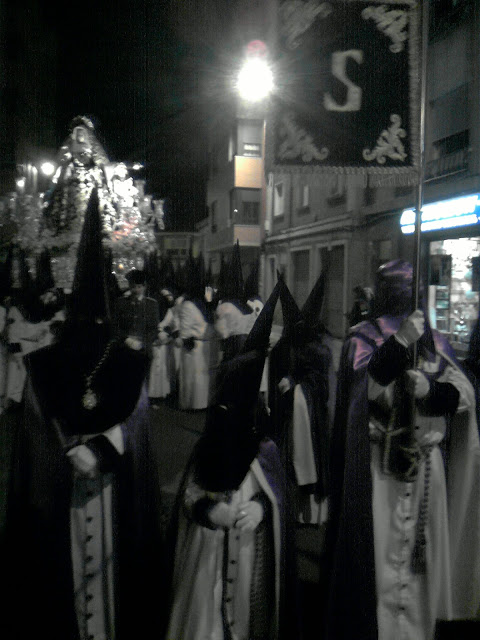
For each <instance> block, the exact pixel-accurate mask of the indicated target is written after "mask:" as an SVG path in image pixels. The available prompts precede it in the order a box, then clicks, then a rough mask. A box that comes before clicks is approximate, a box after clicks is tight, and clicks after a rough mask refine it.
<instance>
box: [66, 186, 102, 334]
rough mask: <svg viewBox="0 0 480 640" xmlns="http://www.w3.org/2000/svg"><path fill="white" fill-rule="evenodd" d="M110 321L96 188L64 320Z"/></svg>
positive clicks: (91, 198) (86, 214) (89, 208)
mask: <svg viewBox="0 0 480 640" xmlns="http://www.w3.org/2000/svg"><path fill="white" fill-rule="evenodd" d="M97 319H101V320H102V321H104V322H105V321H108V320H110V309H109V303H108V293H107V285H106V279H105V258H104V253H103V246H102V224H101V220H100V211H99V206H98V193H97V189H94V190H93V191H92V194H91V196H90V200H89V202H88V207H87V211H86V213H85V220H84V223H83V229H82V235H81V238H80V244H79V246H78V253H77V264H76V267H75V275H74V278H73V285H72V294H71V296H70V300H69V305H68V310H67V320H68V321H69V322H70V323H75V324H77V323H78V322H86V323H94V322H95V320H97Z"/></svg>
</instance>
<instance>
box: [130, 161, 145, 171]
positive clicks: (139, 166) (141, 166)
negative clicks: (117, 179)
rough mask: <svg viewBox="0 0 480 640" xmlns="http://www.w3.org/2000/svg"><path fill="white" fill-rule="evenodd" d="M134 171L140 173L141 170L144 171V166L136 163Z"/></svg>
mask: <svg viewBox="0 0 480 640" xmlns="http://www.w3.org/2000/svg"><path fill="white" fill-rule="evenodd" d="M132 169H133V170H134V171H140V169H143V164H140V163H139V162H136V163H135V164H134V165H133V167H132Z"/></svg>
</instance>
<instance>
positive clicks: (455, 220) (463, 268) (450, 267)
mask: <svg viewBox="0 0 480 640" xmlns="http://www.w3.org/2000/svg"><path fill="white" fill-rule="evenodd" d="M414 220H415V214H414V212H413V211H412V210H407V211H404V212H403V213H402V216H401V220H400V224H401V228H402V232H403V233H404V234H411V233H413V231H414ZM479 220H480V194H472V195H468V196H461V197H458V198H452V199H449V200H444V201H441V202H434V203H429V204H428V205H425V206H424V207H423V211H422V255H423V256H424V257H425V258H426V257H428V269H426V270H425V272H424V273H425V276H426V278H427V281H428V289H427V293H428V297H427V299H428V312H429V318H430V322H431V325H432V327H434V328H436V329H438V330H439V331H441V332H442V333H445V334H446V335H447V337H448V339H449V341H450V343H451V344H452V345H453V347H454V348H455V351H456V353H457V355H458V356H459V357H460V358H462V357H465V355H466V353H467V350H468V343H469V339H470V334H471V332H472V329H473V327H474V325H475V322H476V321H477V318H478V314H479V291H480V222H479ZM425 276H424V277H425Z"/></svg>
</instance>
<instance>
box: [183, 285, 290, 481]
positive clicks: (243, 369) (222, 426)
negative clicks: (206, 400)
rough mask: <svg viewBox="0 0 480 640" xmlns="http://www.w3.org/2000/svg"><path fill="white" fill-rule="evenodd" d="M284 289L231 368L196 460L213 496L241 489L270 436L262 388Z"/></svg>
mask: <svg viewBox="0 0 480 640" xmlns="http://www.w3.org/2000/svg"><path fill="white" fill-rule="evenodd" d="M278 296H279V286H278V285H277V286H276V287H275V289H274V290H273V292H272V294H271V296H270V298H269V299H268V300H267V302H266V304H265V306H264V308H263V310H262V312H261V313H260V315H259V317H258V318H257V321H256V323H255V325H254V326H253V328H252V330H251V331H250V334H249V335H248V337H247V340H246V341H245V343H244V345H243V347H242V349H241V351H240V353H238V354H237V355H236V356H235V357H234V358H233V359H232V360H230V361H229V362H228V363H226V365H225V368H224V370H223V375H222V376H221V380H220V382H219V388H218V389H217V391H216V393H215V395H214V399H213V401H212V404H211V406H210V407H209V408H208V411H207V419H206V425H205V433H204V435H203V436H202V438H201V439H200V441H199V443H198V445H197V450H196V457H195V464H196V476H197V480H198V483H199V484H200V486H202V487H203V488H205V489H206V490H208V491H233V490H235V489H237V488H238V487H239V486H240V484H241V482H242V480H243V479H244V477H245V474H246V473H247V471H248V469H249V467H250V464H251V462H252V461H253V459H254V458H255V456H256V455H257V452H258V447H259V444H260V441H261V439H262V438H263V437H264V436H265V426H264V421H265V413H264V410H263V409H262V408H261V406H260V402H259V388H260V382H261V378H262V372H263V366H264V363H265V357H266V353H267V349H268V342H269V337H270V331H271V327H272V320H273V312H274V309H275V305H276V302H277V300H278Z"/></svg>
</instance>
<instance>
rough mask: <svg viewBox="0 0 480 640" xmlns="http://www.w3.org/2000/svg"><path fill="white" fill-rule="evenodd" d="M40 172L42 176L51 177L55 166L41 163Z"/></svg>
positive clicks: (49, 163)
mask: <svg viewBox="0 0 480 640" xmlns="http://www.w3.org/2000/svg"><path fill="white" fill-rule="evenodd" d="M40 171H41V172H42V173H43V175H44V176H47V177H49V176H53V174H54V173H55V165H54V164H53V163H51V162H43V163H42V165H41V166H40Z"/></svg>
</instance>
